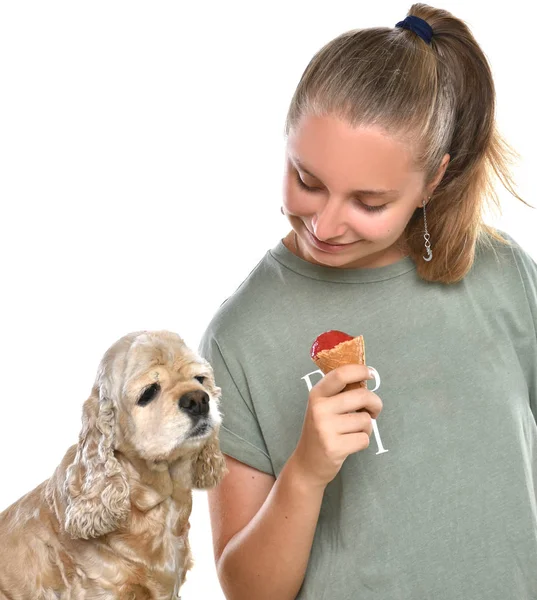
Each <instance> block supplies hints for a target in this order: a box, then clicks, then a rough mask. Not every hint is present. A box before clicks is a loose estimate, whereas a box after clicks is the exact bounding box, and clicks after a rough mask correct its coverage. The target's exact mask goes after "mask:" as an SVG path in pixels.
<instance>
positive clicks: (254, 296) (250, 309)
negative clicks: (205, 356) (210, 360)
mask: <svg viewBox="0 0 537 600" xmlns="http://www.w3.org/2000/svg"><path fill="white" fill-rule="evenodd" d="M278 268H279V264H278V263H277V262H276V261H275V260H274V258H273V256H272V253H271V251H267V252H266V253H265V255H264V256H263V257H262V258H261V260H260V261H259V262H258V263H257V264H256V265H255V267H254V268H253V269H252V270H251V271H250V273H249V274H248V276H247V277H246V278H245V279H244V280H243V281H242V282H241V283H240V284H239V286H238V287H237V289H236V290H235V291H234V292H233V293H232V294H231V295H230V296H229V297H227V298H226V299H225V300H224V301H223V302H222V304H221V305H220V306H219V307H218V309H217V310H216V312H215V313H214V315H213V317H212V318H211V320H210V321H209V323H208V325H207V327H206V330H205V333H204V335H203V338H202V345H203V344H206V343H208V341H210V340H218V343H219V344H220V343H224V344H226V341H227V342H228V343H230V344H231V345H233V344H232V343H233V341H234V340H237V341H239V340H240V339H243V338H245V337H246V338H248V337H250V336H251V335H252V333H251V332H252V330H253V329H255V326H256V324H258V323H259V321H260V319H261V318H262V315H263V314H266V312H267V310H269V309H270V307H271V306H273V305H274V295H275V294H276V293H277V292H276V289H275V288H277V287H278V282H279V279H280V278H279V277H278Z"/></svg>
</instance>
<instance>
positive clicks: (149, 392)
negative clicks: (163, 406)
mask: <svg viewBox="0 0 537 600" xmlns="http://www.w3.org/2000/svg"><path fill="white" fill-rule="evenodd" d="M159 392H160V385H159V384H158V383H154V384H153V385H150V386H149V387H148V388H146V389H145V390H144V391H143V392H142V395H141V396H140V397H139V398H138V401H137V403H136V404H138V405H139V406H146V404H149V403H150V402H151V400H153V399H154V398H155V397H156V396H157V394H158V393H159Z"/></svg>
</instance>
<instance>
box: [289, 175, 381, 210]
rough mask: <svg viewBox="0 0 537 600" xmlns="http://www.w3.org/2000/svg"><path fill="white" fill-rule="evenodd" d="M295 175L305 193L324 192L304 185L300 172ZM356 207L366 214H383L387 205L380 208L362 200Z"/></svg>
mask: <svg viewBox="0 0 537 600" xmlns="http://www.w3.org/2000/svg"><path fill="white" fill-rule="evenodd" d="M295 175H296V181H297V183H298V186H299V187H300V188H302V189H303V190H304V191H306V192H310V193H311V194H315V193H317V192H322V191H323V190H322V188H318V187H311V186H309V185H307V184H306V183H304V182H303V181H302V177H300V174H299V173H298V171H295ZM356 205H357V206H358V207H359V208H361V209H362V210H365V211H366V212H371V213H374V212H382V211H383V210H384V209H385V208H386V206H387V204H380V205H379V206H372V205H370V204H364V203H363V202H362V201H360V200H356Z"/></svg>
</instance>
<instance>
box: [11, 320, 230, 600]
mask: <svg viewBox="0 0 537 600" xmlns="http://www.w3.org/2000/svg"><path fill="white" fill-rule="evenodd" d="M220 394H221V390H220V388H218V387H217V386H216V384H215V381H214V374H213V371H212V368H211V366H210V365H209V363H207V361H205V360H203V359H202V358H201V357H200V356H198V355H197V354H196V353H195V352H194V351H192V350H190V349H189V348H188V347H187V346H186V345H185V343H184V341H183V340H182V339H181V338H180V337H179V336H178V335H177V334H175V333H171V332H167V331H153V332H151V331H139V332H134V333H131V334H128V335H126V336H124V337H122V338H121V339H120V340H118V341H117V342H116V343H115V344H113V345H112V346H111V347H110V348H109V349H108V351H107V352H106V353H105V355H104V357H103V358H102V360H101V362H100V364H99V368H98V371H97V376H96V379H95V383H94V385H93V388H92V392H91V395H90V397H89V398H88V399H87V400H86V402H85V403H84V406H83V411H82V429H81V431H80V435H79V438H78V444H76V445H73V446H72V447H71V448H69V450H68V451H67V452H66V454H65V456H64V458H63V460H62V462H61V464H60V465H59V466H58V467H57V468H56V470H55V472H54V474H53V475H52V477H51V478H50V479H48V480H46V481H44V482H43V483H41V485H39V486H38V487H37V488H35V489H34V490H33V491H32V492H30V493H28V494H26V495H25V496H23V497H22V498H20V499H19V500H18V501H16V502H15V503H14V504H12V505H11V506H10V507H9V508H7V509H6V510H5V511H4V512H2V513H1V514H0V547H1V556H2V558H1V559H0V600H58V599H60V600H142V599H143V600H150V599H151V600H171V599H173V600H176V599H178V598H179V589H180V587H181V585H182V584H183V583H184V581H185V576H186V573H187V571H188V570H189V569H190V568H191V567H192V558H191V552H190V547H189V543H188V530H189V516H190V512H191V508H192V488H197V489H208V488H211V487H214V486H216V485H217V484H218V483H219V482H220V480H221V479H222V477H223V476H224V474H225V473H226V467H225V459H224V456H223V454H222V453H221V451H220V447H219V443H218V431H219V427H220V423H221V415H220V413H219V409H218V405H219V400H220Z"/></svg>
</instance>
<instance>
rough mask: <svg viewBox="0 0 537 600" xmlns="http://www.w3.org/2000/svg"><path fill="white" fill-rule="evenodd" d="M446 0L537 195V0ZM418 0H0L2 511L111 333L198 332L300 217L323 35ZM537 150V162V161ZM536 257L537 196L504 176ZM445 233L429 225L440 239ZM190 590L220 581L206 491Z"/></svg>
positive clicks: (507, 201) (74, 417)
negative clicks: (303, 85)
mask: <svg viewBox="0 0 537 600" xmlns="http://www.w3.org/2000/svg"><path fill="white" fill-rule="evenodd" d="M490 6H491V5H490V3H489V2H488V1H486V2H485V1H479V2H468V1H467V0H466V1H463V2H450V1H447V2H444V3H443V5H442V7H443V8H446V9H448V10H450V11H452V12H454V14H455V15H456V16H459V17H460V18H462V19H464V20H466V22H467V23H468V24H469V25H470V27H471V29H472V31H473V32H474V35H475V36H476V38H477V40H478V41H479V43H480V44H481V46H482V48H483V49H484V51H485V53H486V54H487V56H488V58H489V60H490V62H491V66H492V69H493V73H494V75H495V79H496V85H497V94H498V107H497V109H498V123H499V127H500V130H501V131H502V132H503V133H504V134H505V135H506V137H507V139H508V140H509V141H510V142H511V143H512V144H513V145H514V146H515V148H517V149H518V151H519V152H520V154H521V157H522V160H521V161H520V163H519V164H518V166H517V167H516V168H515V169H514V172H515V176H516V179H517V181H518V185H519V188H518V189H519V191H520V193H521V194H522V196H523V197H524V198H526V199H527V200H528V201H529V202H530V203H535V202H536V198H535V194H534V190H533V186H530V179H531V176H530V169H531V168H532V167H533V170H532V171H531V172H534V168H535V167H534V165H535V164H536V158H537V157H536V150H535V145H534V140H535V137H536V135H535V134H536V126H535V118H534V114H533V109H530V105H531V106H533V105H534V96H533V91H532V90H533V78H532V76H531V74H530V73H529V72H528V68H531V67H528V66H527V65H532V64H534V62H535V46H534V43H535V40H534V37H535V32H534V25H533V19H532V17H531V16H530V15H529V14H528V12H527V10H528V8H529V7H530V6H531V4H530V3H529V2H528V3H523V2H520V1H519V2H517V1H514V2H511V3H510V4H509V7H510V9H509V11H503V10H502V11H500V10H498V11H495V10H490ZM409 7H410V3H405V2H394V1H391V2H390V1H384V2H382V3H380V2H376V3H372V6H369V3H365V2H357V1H356V0H354V1H353V2H343V1H338V0H332V1H331V2H329V3H328V2H326V1H324V2H311V1H308V2H306V1H295V2H289V3H283V2H281V3H279V4H278V3H276V4H273V3H270V4H268V3H262V4H261V3H252V2H236V1H231V2H230V1H227V2H216V1H210V2H203V3H195V2H188V3H187V2H169V1H159V2H138V1H133V0H129V2H126V1H114V0H106V1H101V0H92V2H78V1H74V0H70V1H66V2H58V1H52V0H49V1H47V2H41V1H40V2H24V1H21V0H19V1H17V2H8V1H3V2H0V200H1V228H2V234H1V239H0V244H1V248H0V249H1V265H2V266H1V269H2V270H1V279H0V281H1V286H2V290H1V296H0V298H1V302H2V309H1V311H0V319H1V322H0V331H1V336H2V337H1V340H2V343H1V353H2V356H1V363H0V364H1V369H2V371H1V377H2V393H1V409H0V457H1V469H2V470H1V478H0V481H1V489H0V510H2V509H4V508H6V507H7V506H8V505H9V504H11V503H12V502H13V501H15V500H16V499H17V498H19V497H20V496H21V495H23V494H24V493H26V492H27V491H29V490H31V489H33V488H34V487H35V486H36V485H37V484H38V483H40V482H41V481H42V480H44V479H46V478H48V477H49V476H50V475H51V473H52V472H53V470H54V468H55V467H56V465H57V464H58V462H59V461H60V459H61V458H62V456H63V454H64V452H65V450H66V449H67V448H68V447H69V445H71V444H72V443H74V442H75V441H76V439H77V435H78V431H79V427H80V416H81V407H82V403H83V401H84V400H85V398H86V397H87V396H88V395H89V392H90V388H91V384H92V382H93V378H94V376H95V370H96V367H97V364H98V362H99V360H100V358H101V356H102V354H103V353H104V351H105V350H106V349H107V348H108V346H109V345H110V344H111V343H113V342H114V341H115V340H116V339H117V338H119V337H120V336H121V335H123V334H125V333H127V332H129V331H133V330H138V329H157V328H159V329H160V328H164V329H171V330H174V331H177V332H178V333H179V334H180V335H182V336H183V337H184V339H185V340H186V341H187V343H188V344H189V345H191V346H192V347H194V348H196V347H197V345H198V342H199V339H200V336H201V334H202V332H203V330H204V328H205V326H206V324H207V323H208V321H209V319H210V318H211V316H212V314H213V313H214V311H215V310H216V309H217V308H218V306H219V305H220V304H221V302H222V301H223V300H224V299H225V298H226V297H227V296H228V295H229V294H231V293H232V292H233V291H234V289H235V288H236V287H237V285H238V284H239V283H240V282H241V281H242V280H243V279H244V278H245V277H246V276H247V275H248V273H249V272H250V270H251V269H252V268H253V267H254V266H255V264H256V263H257V262H258V260H259V259H260V258H261V257H262V256H263V254H264V253H265V252H266V250H267V249H268V248H270V247H272V246H274V245H275V244H276V242H277V241H278V239H280V238H281V237H283V235H284V234H285V233H286V231H287V227H286V221H285V219H284V217H282V216H281V214H280V210H279V209H280V205H281V185H282V167H283V158H284V154H283V152H284V138H283V126H284V119H285V115H286V110H287V107H288V103H289V101H290V99H291V95H292V93H293V90H294V88H295V86H296V84H297V83H298V80H299V77H300V75H301V74H302V71H303V70H304V68H305V67H306V64H307V62H308V61H309V60H310V58H311V56H312V55H313V53H314V52H316V51H317V50H318V49H319V48H320V47H321V46H322V45H324V44H325V43H326V42H328V41H329V40H330V39H332V38H333V37H335V36H336V35H338V34H340V33H342V32H343V31H346V30H348V29H353V28H358V27H369V26H393V25H395V23H396V22H397V21H399V20H402V19H403V18H404V17H405V16H406V12H407V10H408V8H409ZM530 165H531V167H530ZM499 192H500V195H501V198H502V202H503V206H504V216H503V217H502V218H496V217H493V216H491V217H490V218H489V219H487V220H488V222H490V223H493V224H496V225H497V226H499V227H500V228H502V229H504V230H506V231H507V232H508V233H510V234H511V235H512V236H513V237H515V239H516V240H517V241H518V242H519V243H520V244H521V245H522V246H523V247H524V248H526V250H528V251H529V253H530V254H532V255H533V257H534V258H536V257H537V240H536V236H535V232H536V231H537V211H535V210H531V209H529V208H526V207H524V205H522V204H521V203H519V202H518V201H517V200H515V199H513V198H512V197H511V196H510V195H509V194H507V193H506V192H505V191H504V190H503V188H499ZM433 244H434V240H433ZM191 542H192V546H193V552H194V555H195V559H196V566H195V567H194V569H193V571H191V573H190V574H189V577H188V581H187V584H186V585H185V586H184V588H183V598H184V599H185V600H191V599H194V598H196V599H199V598H203V599H204V600H205V599H211V600H212V599H216V600H219V599H222V598H223V595H222V593H221V592H220V591H219V586H218V583H217V580H216V573H215V569H214V566H213V558H212V546H211V539H210V529H209V519H208V512H207V504H206V494H205V493H204V492H197V493H196V494H195V504H194V511H193V515H192V529H191Z"/></svg>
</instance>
